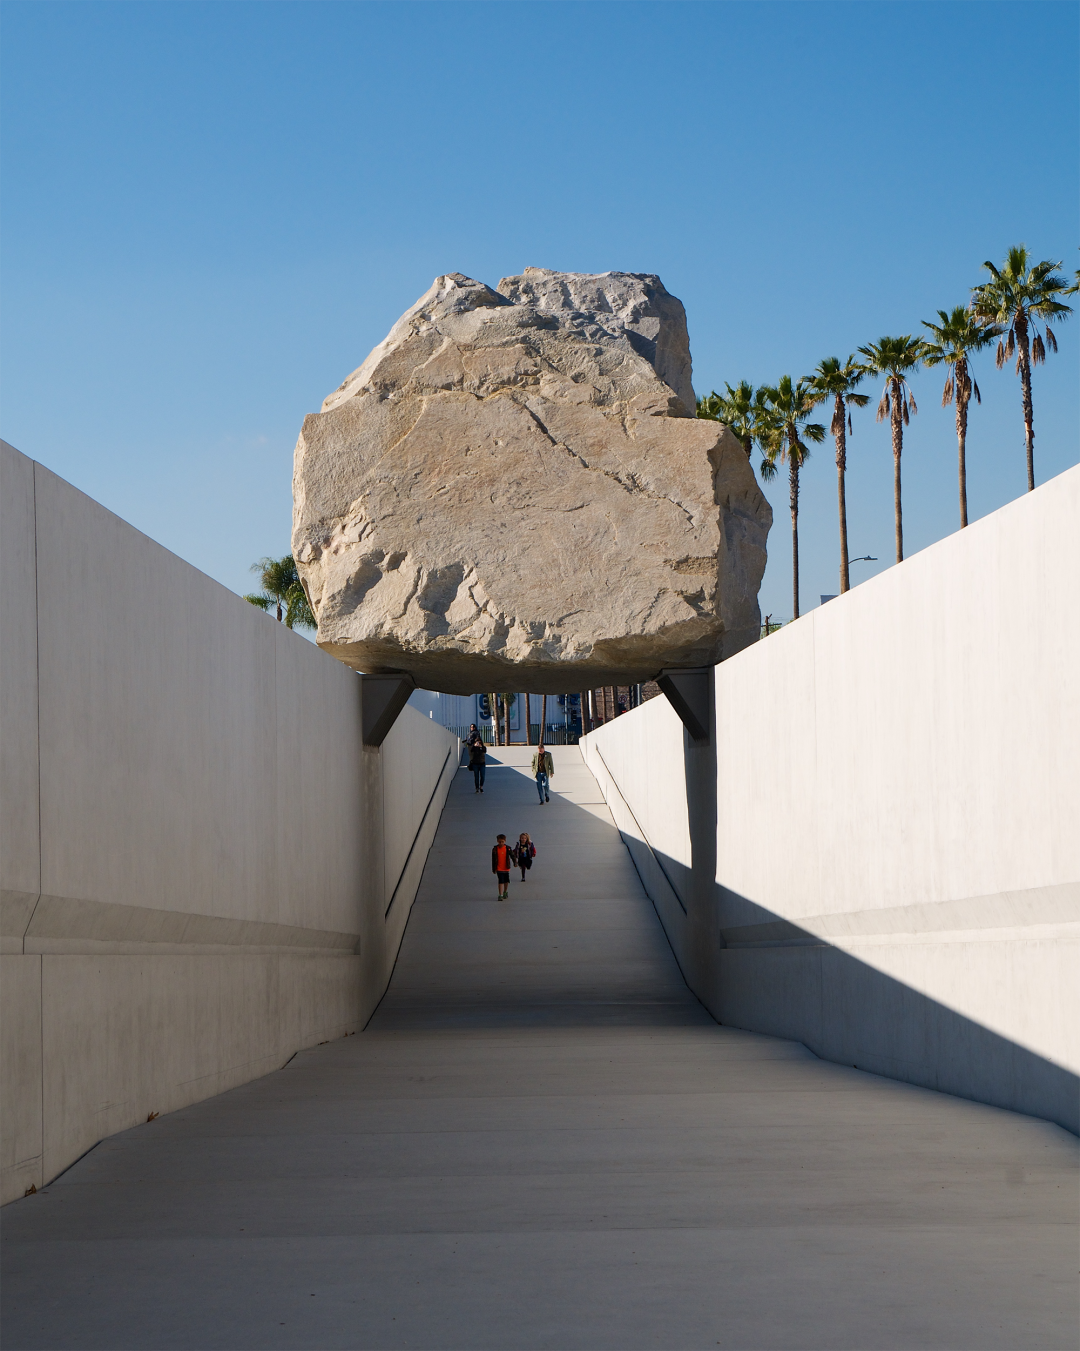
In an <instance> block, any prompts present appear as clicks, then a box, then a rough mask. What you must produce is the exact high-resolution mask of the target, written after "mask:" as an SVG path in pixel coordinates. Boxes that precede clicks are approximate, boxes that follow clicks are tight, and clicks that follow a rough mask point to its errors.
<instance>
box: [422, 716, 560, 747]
mask: <svg viewBox="0 0 1080 1351" xmlns="http://www.w3.org/2000/svg"><path fill="white" fill-rule="evenodd" d="M447 730H448V731H450V732H453V733H455V734H456V735H457V736H459V737H461V739H462V741H465V740H466V739H467V738H468V735H469V727H468V725H466V724H462V725H461V726H460V727H458V726H455V727H450V728H448V729H447ZM479 730H480V735H481V736H482V737H483V738H484V741H485V742H486V743H487V745H489V746H494V745H495V744H496V742H495V734H494V732H493V731H492V729H491V727H490V726H487V727H481V728H480V729H479ZM578 736H579V731H578V729H577V728H576V727H566V726H565V725H564V724H563V723H556V722H553V723H549V724H548V725H547V727H545V728H544V745H545V746H576V745H577V743H578ZM510 737H511V745H513V746H524V745H525V744H526V742H525V738H524V737H523V736H522V734H521V732H520V731H518V732H514V731H513V729H511V732H510ZM539 742H540V724H539V723H538V722H534V723H532V724H530V726H529V740H528V744H529V745H530V746H536V745H538V744H539Z"/></svg>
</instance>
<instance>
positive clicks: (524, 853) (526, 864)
mask: <svg viewBox="0 0 1080 1351" xmlns="http://www.w3.org/2000/svg"><path fill="white" fill-rule="evenodd" d="M535 857H536V845H535V844H533V842H532V840H530V839H529V832H528V831H527V830H523V831H522V832H521V834H520V835H519V836H518V842H517V844H516V845H515V846H514V862H515V863H516V864H517V865H518V867H519V868H520V869H521V880H522V881H523V882H524V881H525V874H526V873H527V872H528V871H529V869H530V868H531V867H532V861H533V859H534V858H535Z"/></svg>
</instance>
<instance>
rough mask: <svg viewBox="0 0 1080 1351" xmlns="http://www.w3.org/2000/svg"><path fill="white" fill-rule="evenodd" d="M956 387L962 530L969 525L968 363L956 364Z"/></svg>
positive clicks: (954, 380) (969, 395)
mask: <svg viewBox="0 0 1080 1351" xmlns="http://www.w3.org/2000/svg"><path fill="white" fill-rule="evenodd" d="M953 382H954V384H955V386H956V453H957V457H958V465H957V470H958V473H959V475H960V529H961V530H963V528H964V526H965V525H967V523H968V515H967V420H968V400H969V399H970V397H971V394H970V388H971V387H970V385H969V383H968V369H967V362H966V361H958V362H957V363H956V372H955V374H954V377H953Z"/></svg>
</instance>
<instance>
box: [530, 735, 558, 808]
mask: <svg viewBox="0 0 1080 1351" xmlns="http://www.w3.org/2000/svg"><path fill="white" fill-rule="evenodd" d="M532 772H533V777H534V778H535V779H536V791H537V792H538V793H539V794H540V805H541V807H542V806H543V805H544V803H545V802H550V801H551V798H550V797H548V780H549V779H553V778H554V777H555V761H554V760H552V758H551V752H550V751H546V750H544V743H543V742H542V741H541V743H540V745H539V746H537V748H536V754H535V755H534V756H533V758H532Z"/></svg>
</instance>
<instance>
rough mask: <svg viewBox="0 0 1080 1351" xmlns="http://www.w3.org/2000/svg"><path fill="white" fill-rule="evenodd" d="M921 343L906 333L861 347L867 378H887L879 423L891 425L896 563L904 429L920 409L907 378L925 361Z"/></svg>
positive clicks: (900, 545) (900, 541)
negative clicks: (902, 335)
mask: <svg viewBox="0 0 1080 1351" xmlns="http://www.w3.org/2000/svg"><path fill="white" fill-rule="evenodd" d="M922 350H923V345H922V340H921V339H920V338H913V337H912V336H911V335H910V334H905V335H904V337H902V338H879V339H878V340H877V342H872V343H868V344H867V345H866V346H865V347H860V348H859V352H860V354H861V355H862V357H863V358H864V360H863V361H862V363H861V364H862V368H863V370H864V371H865V372H866V374H867V375H882V376H884V377H885V389H884V391H883V393H882V395H881V402H880V403H879V404H878V408H877V420H878V422H883V421H884V420H885V418H889V419H890V421H891V423H892V453H893V511H894V513H895V516H896V561H897V562H898V563H902V562H903V561H904V508H903V504H902V502H901V498H900V456H901V454H902V453H903V450H904V428H905V427H906V426H907V425H908V423H909V422H910V420H911V415H912V414H913V413H917V412H918V411H919V410H918V408H916V407H915V397H914V395H913V394H912V392H911V388H910V386H909V385H908V382H907V376H908V375H909V374H910V373H911V372H912V371H916V370H918V368H919V363H920V362H921V361H922Z"/></svg>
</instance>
